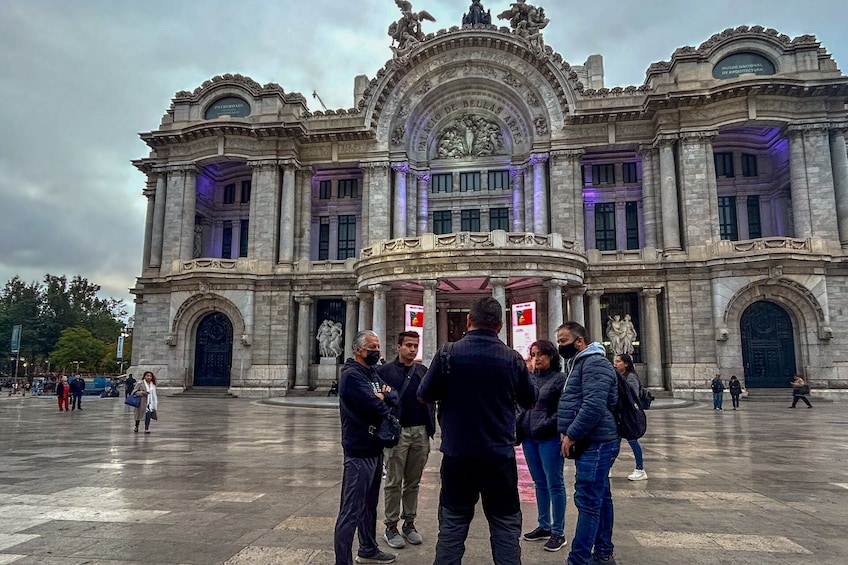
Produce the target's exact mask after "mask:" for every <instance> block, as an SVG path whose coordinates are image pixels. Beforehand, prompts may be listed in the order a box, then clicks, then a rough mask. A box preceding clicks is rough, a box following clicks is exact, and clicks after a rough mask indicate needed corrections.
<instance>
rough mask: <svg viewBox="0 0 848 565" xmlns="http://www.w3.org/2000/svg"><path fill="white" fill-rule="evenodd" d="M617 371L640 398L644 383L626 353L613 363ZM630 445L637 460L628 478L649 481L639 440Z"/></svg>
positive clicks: (630, 441)
mask: <svg viewBox="0 0 848 565" xmlns="http://www.w3.org/2000/svg"><path fill="white" fill-rule="evenodd" d="M613 365H614V366H615V370H616V371H617V372H618V374H619V375H621V378H623V379H624V380H625V381H626V382H627V386H629V387H630V388H631V389H632V390H633V394H634V395H635V396H636V398H639V389H640V388H642V383H641V382H639V376H638V375H637V374H636V368H635V367H634V366H633V358H632V357H630V355H628V354H626V353H622V354H621V355H616V356H615V360H614V361H613ZM627 443H628V444H630V449H632V450H633V457H634V458H635V459H636V469H635V470H634V471H633V472H632V473H630V474H629V475H628V476H627V479H628V480H630V481H644V480H647V479H648V473H646V472H645V469H644V461H643V459H642V446H641V445H639V440H638V439H632V440H627Z"/></svg>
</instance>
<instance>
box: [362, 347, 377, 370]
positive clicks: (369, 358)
mask: <svg viewBox="0 0 848 565" xmlns="http://www.w3.org/2000/svg"><path fill="white" fill-rule="evenodd" d="M379 361H380V350H379V349H376V350H369V351H366V352H365V364H366V365H368V366H369V367H373V366H374V365H376V364H377V363H379Z"/></svg>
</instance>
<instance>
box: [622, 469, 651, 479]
mask: <svg viewBox="0 0 848 565" xmlns="http://www.w3.org/2000/svg"><path fill="white" fill-rule="evenodd" d="M647 479H648V473H646V472H645V471H644V469H636V470H634V471H633V472H632V473H630V474H629V475H627V480H629V481H645V480H647Z"/></svg>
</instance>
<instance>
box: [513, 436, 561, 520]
mask: <svg viewBox="0 0 848 565" xmlns="http://www.w3.org/2000/svg"><path fill="white" fill-rule="evenodd" d="M523 448H524V458H525V459H526V460H527V467H529V468H530V476H531V477H533V482H534V483H535V484H536V507H537V509H538V512H539V527H540V528H545V529H549V530H551V533H552V534H556V535H558V536H561V535H562V533H563V531H564V530H565V485H564V484H563V483H564V481H563V478H562V468H563V465H564V464H565V458H564V457H563V456H562V451H561V449H560V440H559V437H552V438H551V439H546V440H542V441H536V440H534V439H526V440H524V443H523Z"/></svg>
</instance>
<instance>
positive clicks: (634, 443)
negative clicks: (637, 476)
mask: <svg viewBox="0 0 848 565" xmlns="http://www.w3.org/2000/svg"><path fill="white" fill-rule="evenodd" d="M627 443H629V444H630V449H632V450H633V457H635V458H636V468H637V469H644V467H643V465H644V464H645V463H644V461H643V460H642V446H641V445H639V440H638V439H630V440H627Z"/></svg>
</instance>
